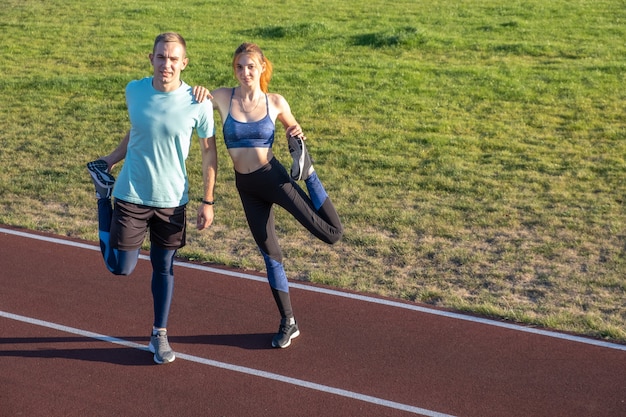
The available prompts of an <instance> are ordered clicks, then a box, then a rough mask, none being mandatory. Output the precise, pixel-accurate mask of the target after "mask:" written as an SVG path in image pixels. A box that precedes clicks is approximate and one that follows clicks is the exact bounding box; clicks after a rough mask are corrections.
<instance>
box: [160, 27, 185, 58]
mask: <svg viewBox="0 0 626 417" xmlns="http://www.w3.org/2000/svg"><path fill="white" fill-rule="evenodd" d="M161 42H176V43H179V44H181V45H182V46H183V50H184V51H185V55H187V42H185V39H183V37H182V36H180V35H179V34H178V33H176V32H165V33H161V34H160V35H158V36H157V37H156V39H154V46H153V47H152V52H153V53H154V50H155V49H156V47H157V45H158V44H159V43H161Z"/></svg>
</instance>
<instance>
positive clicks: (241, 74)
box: [235, 54, 264, 87]
mask: <svg viewBox="0 0 626 417" xmlns="http://www.w3.org/2000/svg"><path fill="white" fill-rule="evenodd" d="M263 71H264V66H263V64H262V63H261V62H259V60H258V59H257V58H256V56H254V55H251V54H241V55H239V57H238V58H237V59H236V60H235V76H236V77H237V80H238V81H239V84H241V85H245V86H249V87H254V86H258V85H261V81H260V80H261V73H262V72H263Z"/></svg>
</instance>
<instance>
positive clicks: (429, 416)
mask: <svg viewBox="0 0 626 417" xmlns="http://www.w3.org/2000/svg"><path fill="white" fill-rule="evenodd" d="M0 317H4V318H7V319H10V320H16V321H20V322H23V323H27V324H31V325H35V326H41V327H46V328H49V329H54V330H58V331H61V332H65V333H70V334H75V335H78V336H82V337H87V338H90V339H95V340H99V341H101V342H107V343H113V344H115V345H120V346H125V347H128V348H132V349H139V350H145V351H148V352H149V350H148V346H147V345H142V344H139V343H134V342H130V341H128V340H124V339H120V338H117V337H113V336H107V335H103V334H99V333H94V332H90V331H88V330H81V329H77V328H75V327H69V326H64V325H62V324H57V323H52V322H48V321H44V320H39V319H35V318H31V317H26V316H21V315H18V314H13V313H8V312H6V311H0ZM176 357H177V358H178V359H183V360H187V361H190V362H195V363H198V364H201V365H207V366H211V367H214V368H220V369H225V370H227V371H232V372H239V373H242V374H246V375H251V376H255V377H259V378H265V379H271V380H274V381H278V382H283V383H286V384H291V385H297V386H299V387H303V388H307V389H311V390H315V391H320V392H324V393H327V394H334V395H338V396H340V397H345V398H349V399H352V400H358V401H363V402H367V403H371V404H375V405H378V406H382V407H386V408H391V409H395V410H400V411H406V412H409V413H413V414H417V415H420V416H425V417H455V416H452V415H450V414H444V413H439V412H437V411H432V410H427V409H425V408H420V407H415V406H412V405H408V404H402V403H398V402H395V401H389V400H385V399H382V398H378V397H373V396H371V395H365V394H359V393H358V392H353V391H348V390H344V389H341V388H335V387H331V386H328V385H322V384H318V383H315V382H310V381H305V380H303V379H298V378H292V377H289V376H285V375H280V374H275V373H272V372H267V371H263V370H260V369H254V368H248V367H245V366H240V365H234V364H230V363H226V362H219V361H216V360H212V359H207V358H202V357H199V356H194V355H188V354H186V353H180V352H178V351H176Z"/></svg>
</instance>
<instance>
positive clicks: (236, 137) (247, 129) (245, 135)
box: [222, 88, 275, 149]
mask: <svg viewBox="0 0 626 417" xmlns="http://www.w3.org/2000/svg"><path fill="white" fill-rule="evenodd" d="M234 95H235V89H234V88H233V92H232V94H231V96H230V106H229V107H228V116H227V117H226V121H225V122H224V126H223V127H222V132H223V133H224V143H225V144H226V149H232V148H271V147H272V144H273V143H274V130H275V126H274V122H273V121H272V119H270V107H269V101H268V99H267V94H266V95H265V105H266V107H267V114H266V115H265V117H264V118H262V119H261V120H259V121H256V122H248V123H246V122H239V121H237V120H235V119H234V118H233V117H232V116H231V115H230V109H231V107H232V103H233V96H234Z"/></svg>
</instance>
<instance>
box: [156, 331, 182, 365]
mask: <svg viewBox="0 0 626 417" xmlns="http://www.w3.org/2000/svg"><path fill="white" fill-rule="evenodd" d="M149 349H150V352H152V353H154V361H155V362H156V363H158V364H161V363H170V362H174V359H176V356H175V355H174V352H173V351H172V348H171V347H170V344H169V343H168V341H167V332H166V331H165V330H159V331H157V333H156V334H153V335H152V336H151V337H150V345H149Z"/></svg>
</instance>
